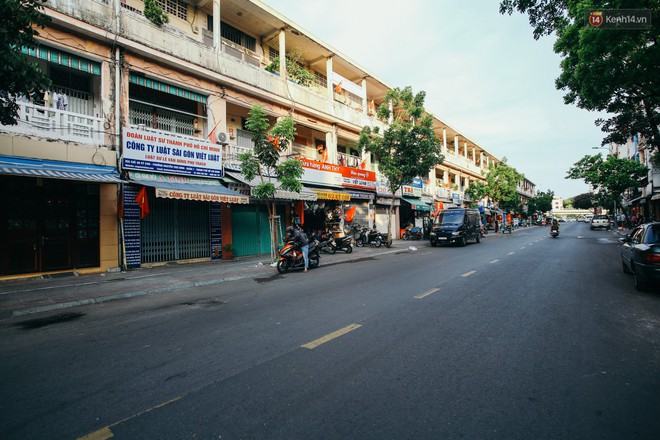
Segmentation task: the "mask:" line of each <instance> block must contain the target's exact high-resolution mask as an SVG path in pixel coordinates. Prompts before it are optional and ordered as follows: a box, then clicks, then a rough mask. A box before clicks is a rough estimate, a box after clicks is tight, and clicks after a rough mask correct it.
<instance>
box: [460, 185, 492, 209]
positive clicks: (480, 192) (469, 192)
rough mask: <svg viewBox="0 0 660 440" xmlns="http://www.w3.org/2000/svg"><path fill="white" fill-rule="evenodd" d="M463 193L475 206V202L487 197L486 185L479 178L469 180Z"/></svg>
mask: <svg viewBox="0 0 660 440" xmlns="http://www.w3.org/2000/svg"><path fill="white" fill-rule="evenodd" d="M465 195H466V196H468V197H470V198H471V199H472V205H473V206H476V205H477V202H478V201H479V200H481V199H483V198H484V197H488V185H487V184H486V182H482V181H480V180H478V181H476V182H471V183H470V186H468V187H467V189H466V190H465Z"/></svg>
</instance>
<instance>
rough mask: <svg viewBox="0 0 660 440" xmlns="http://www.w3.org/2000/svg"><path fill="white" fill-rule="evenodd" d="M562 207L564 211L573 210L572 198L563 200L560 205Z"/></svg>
mask: <svg viewBox="0 0 660 440" xmlns="http://www.w3.org/2000/svg"><path fill="white" fill-rule="evenodd" d="M562 205H563V206H564V208H566V209H573V197H570V198H568V199H566V200H564V202H563V203H562Z"/></svg>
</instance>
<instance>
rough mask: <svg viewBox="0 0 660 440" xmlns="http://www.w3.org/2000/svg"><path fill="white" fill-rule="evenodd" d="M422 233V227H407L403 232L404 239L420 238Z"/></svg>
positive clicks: (422, 235) (422, 236)
mask: <svg viewBox="0 0 660 440" xmlns="http://www.w3.org/2000/svg"><path fill="white" fill-rule="evenodd" d="M423 238H424V234H423V233H422V228H420V227H417V226H415V227H407V228H406V231H405V232H404V233H403V239H404V240H422V239H423Z"/></svg>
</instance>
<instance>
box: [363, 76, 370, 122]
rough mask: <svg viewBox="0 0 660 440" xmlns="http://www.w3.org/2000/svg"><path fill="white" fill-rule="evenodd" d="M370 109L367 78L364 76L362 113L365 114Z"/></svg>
mask: <svg viewBox="0 0 660 440" xmlns="http://www.w3.org/2000/svg"><path fill="white" fill-rule="evenodd" d="M368 110H369V103H368V102H367V78H362V113H364V114H365V115H366V114H367V112H368Z"/></svg>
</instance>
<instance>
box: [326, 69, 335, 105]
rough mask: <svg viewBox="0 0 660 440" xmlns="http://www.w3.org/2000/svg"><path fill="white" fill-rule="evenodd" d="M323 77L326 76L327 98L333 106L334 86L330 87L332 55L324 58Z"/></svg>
mask: <svg viewBox="0 0 660 440" xmlns="http://www.w3.org/2000/svg"><path fill="white" fill-rule="evenodd" d="M325 77H326V78H327V83H328V84H327V87H328V99H329V100H330V106H332V107H333V108H334V106H335V95H334V87H332V77H333V74H332V57H328V58H327V59H326V60H325Z"/></svg>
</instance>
